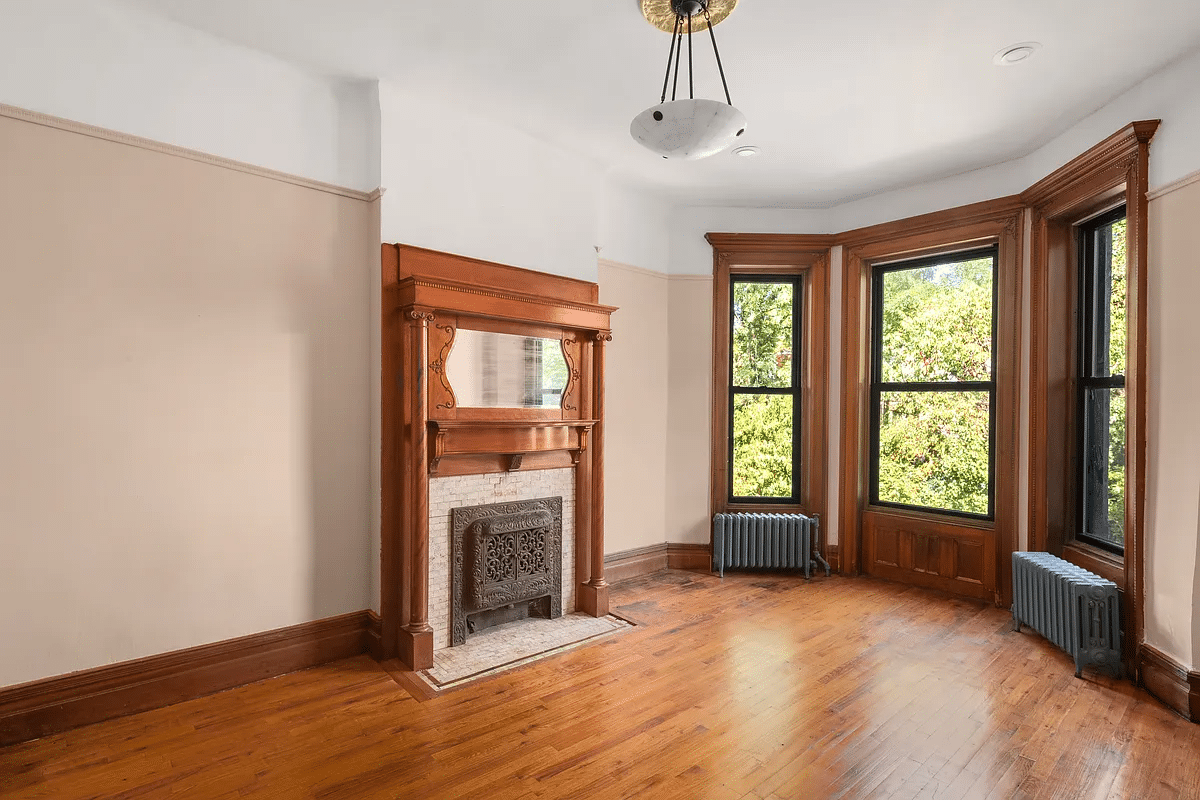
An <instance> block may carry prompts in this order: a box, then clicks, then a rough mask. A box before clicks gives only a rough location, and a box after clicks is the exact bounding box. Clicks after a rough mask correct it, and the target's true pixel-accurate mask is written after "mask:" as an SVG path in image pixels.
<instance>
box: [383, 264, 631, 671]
mask: <svg viewBox="0 0 1200 800" xmlns="http://www.w3.org/2000/svg"><path fill="white" fill-rule="evenodd" d="M598 300H599V287H598V286H597V285H596V284H594V283H590V282H587V281H580V280H576V279H573V278H565V277H561V276H556V275H547V274H544V273H539V272H533V271H531V270H525V269H520V268H517V267H510V266H506V265H503V264H493V263H491V262H487V261H480V260H478V259H471V258H465V257H462V256H455V255H450V254H448V253H438V252H435V251H432V250H425V249H422V248H418V247H410V246H408V245H400V244H385V245H383V248H382V307H381V313H382V325H381V332H382V343H381V344H382V364H381V370H382V383H381V386H382V419H381V434H382V437H381V438H382V455H381V484H382V498H381V501H382V515H381V532H382V547H381V559H382V564H381V587H382V597H381V598H380V600H381V616H382V618H383V628H382V642H381V649H382V652H383V655H384V658H393V657H398V658H399V659H400V660H401V661H402V662H403V663H404V664H405V665H406V666H407V667H408V668H409V669H425V668H428V667H430V666H432V665H433V629H432V628H431V627H430V625H429V618H428V615H429V480H430V477H441V476H446V475H467V474H483V473H496V472H512V471H516V470H529V469H555V468H573V469H574V470H575V553H576V575H575V579H576V581H577V583H578V591H577V595H578V604H579V607H580V610H582V611H585V612H587V613H589V614H592V615H593V616H602V615H604V614H607V613H608V584H607V583H606V582H605V580H604V356H605V345H606V343H607V342H609V341H611V340H612V332H611V329H610V322H609V320H610V316H611V314H612V312H614V311H616V309H615V308H613V307H611V306H605V305H602V304H600V303H599V302H598ZM464 329H472V330H480V331H492V332H496V333H509V334H518V335H525V336H534V337H539V338H551V339H558V340H559V341H560V343H561V346H562V351H563V357H564V360H565V362H566V364H567V371H568V378H567V385H566V388H565V389H564V390H563V393H562V399H561V405H560V407H558V408H550V409H547V408H530V409H510V408H504V409H495V408H488V409H485V408H462V407H460V406H459V404H458V398H457V397H456V395H455V392H454V387H453V386H452V385H451V383H450V380H449V377H448V375H447V369H446V364H447V360H448V359H449V358H450V357H451V355H452V352H453V349H454V342H455V340H456V337H457V335H458V331H460V330H464Z"/></svg>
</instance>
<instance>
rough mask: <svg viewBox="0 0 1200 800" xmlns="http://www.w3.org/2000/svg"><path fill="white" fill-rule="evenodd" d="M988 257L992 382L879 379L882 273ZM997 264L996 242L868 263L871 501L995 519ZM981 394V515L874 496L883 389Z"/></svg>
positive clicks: (911, 508) (869, 486)
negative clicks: (984, 452) (984, 400)
mask: <svg viewBox="0 0 1200 800" xmlns="http://www.w3.org/2000/svg"><path fill="white" fill-rule="evenodd" d="M989 257H990V258H991V259H992V347H991V357H992V363H991V370H990V374H991V380H989V381H904V382H900V381H888V382H885V381H883V379H882V378H883V358H882V356H883V277H884V275H886V274H888V273H890V272H901V271H906V270H913V269H921V268H924V267H930V266H934V265H936V264H947V263H958V262H961V261H972V260H974V259H979V258H989ZM999 265H1000V247H999V245H998V244H993V245H988V246H986V247H976V248H972V249H970V250H958V251H952V252H944V253H938V254H937V255H933V256H922V257H920V258H913V259H906V260H904V261H893V262H887V263H882V264H875V265H872V268H871V376H870V377H871V380H870V392H869V395H870V400H869V402H870V430H869V432H868V435H869V436H870V449H871V453H870V466H869V472H868V474H867V482H868V499H869V502H870V504H871V505H873V506H879V507H882V508H896V509H904V510H908V511H919V512H923V513H929V514H939V515H947V516H952V517H958V518H962V519H971V520H981V521H987V522H994V521H995V518H996V355H997V353H996V351H997V347H996V342H997V333H998V331H997V328H998V324H999V315H998V312H999V294H998V292H999ZM906 391H907V392H939V391H940V392H949V391H954V392H983V391H986V392H987V393H988V483H987V496H988V510H987V513H986V514H977V513H974V512H969V511H958V510H955V509H949V508H936V507H933V506H919V505H912V504H909V503H896V502H893V501H888V500H880V499H879V423H880V419H879V406H880V403H881V401H882V397H883V393H884V392H906Z"/></svg>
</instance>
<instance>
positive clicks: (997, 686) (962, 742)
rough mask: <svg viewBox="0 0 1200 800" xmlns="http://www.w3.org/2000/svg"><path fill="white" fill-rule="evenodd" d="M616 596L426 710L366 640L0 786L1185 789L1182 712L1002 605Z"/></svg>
mask: <svg viewBox="0 0 1200 800" xmlns="http://www.w3.org/2000/svg"><path fill="white" fill-rule="evenodd" d="M612 598H613V604H614V607H615V608H617V610H618V611H619V612H620V613H622V614H625V615H628V616H629V617H631V618H632V619H634V620H635V621H637V622H638V623H639V625H640V626H639V627H638V628H635V629H633V630H632V631H630V632H627V633H623V634H618V635H616V636H613V637H609V638H607V639H605V640H601V641H600V642H599V643H596V644H593V645H589V646H584V647H580V648H578V649H575V650H570V651H567V652H565V653H562V654H559V655H557V656H553V657H551V658H548V659H544V660H542V661H540V662H536V663H534V664H530V665H527V666H525V667H521V668H518V669H516V670H513V671H510V672H507V673H503V674H501V675H498V676H495V677H492V678H489V679H486V680H484V681H480V682H476V683H473V684H469V685H466V686H464V687H462V688H460V689H457V690H454V691H450V692H446V693H444V694H442V695H440V696H437V697H434V698H433V699H430V700H427V701H418V700H416V699H414V698H413V697H412V696H410V695H409V694H408V693H407V692H406V691H404V690H403V689H401V688H400V687H399V686H398V685H397V684H396V683H395V682H394V681H393V680H392V679H391V677H389V675H388V674H387V673H386V672H385V671H384V670H383V669H381V668H380V667H379V665H377V664H375V663H374V662H373V661H371V660H370V659H369V658H367V657H366V656H362V657H359V658H354V659H349V660H346V661H341V662H337V663H334V664H331V665H328V666H326V667H318V668H316V669H311V670H307V671H304V672H299V673H295V674H292V675H287V676H284V677H281V678H276V679H274V680H269V681H264V682H261V683H257V684H253V685H251V686H246V687H243V688H240V689H235V690H232V691H228V692H224V693H222V694H218V695H214V696H211V697H207V698H202V699H199V700H193V701H191V702H187V703H181V704H179V705H176V706H172V707H169V708H163V709H159V710H156V711H150V712H146V713H143V714H138V715H135V716H131V717H126V718H124V719H117V720H111V721H109V722H104V723H100V724H98V725H93V726H90V727H87V728H81V729H79V730H75V731H71V732H68V733H64V734H60V735H57V736H52V737H48V738H45V739H41V740H38V741H35V742H28V743H25V744H22V745H16V746H14V747H10V748H7V749H3V750H0V797H2V798H16V797H20V798H41V797H46V798H55V799H56V800H67V799H68V798H155V797H196V798H242V797H273V798H307V797H313V798H389V799H392V798H448V799H449V798H453V799H454V800H459V799H460V798H469V797H480V798H529V800H533V798H555V799H557V798H604V799H606V800H607V799H608V798H655V799H657V798H681V799H683V798H687V800H699V799H701V798H711V799H712V800H739V799H744V800H776V798H788V799H789V800H791V799H792V798H818V799H819V798H867V797H890V798H980V799H981V800H982V799H984V798H1013V797H1028V798H1041V797H1046V798H1051V797H1053V798H1073V797H1079V798H1109V797H1113V798H1116V797H1129V798H1138V799H1139V800H1143V799H1146V798H1159V797H1161V798H1187V797H1200V725H1194V724H1192V723H1189V722H1187V721H1185V720H1183V719H1182V718H1180V717H1177V716H1175V715H1174V714H1173V713H1171V712H1170V711H1168V710H1166V709H1165V708H1163V707H1162V706H1161V705H1159V704H1158V703H1157V702H1156V701H1154V700H1153V699H1151V698H1150V697H1149V696H1148V695H1147V694H1145V693H1144V692H1142V691H1140V690H1137V689H1135V688H1133V687H1132V686H1131V685H1130V684H1129V683H1127V682H1115V681H1111V680H1109V679H1107V678H1103V677H1099V676H1097V675H1094V674H1092V673H1090V672H1085V674H1084V679H1083V680H1077V679H1076V678H1075V677H1074V671H1073V666H1072V663H1071V661H1070V660H1069V659H1068V657H1067V656H1066V654H1064V653H1062V652H1060V651H1058V650H1056V649H1054V648H1053V647H1052V646H1051V645H1049V644H1048V643H1047V642H1045V641H1044V640H1043V639H1041V638H1040V637H1039V636H1037V634H1034V633H1031V632H1028V631H1025V632H1022V633H1019V634H1018V633H1013V632H1012V631H1011V630H1010V618H1009V616H1008V614H1007V613H1006V612H1003V611H1000V610H997V609H995V608H992V607H987V606H983V605H980V604H975V603H972V602H969V601H963V600H954V599H950V598H948V597H946V596H943V595H940V594H938V593H935V592H930V591H926V590H922V589H915V588H906V587H903V586H899V585H896V584H889V583H885V582H882V581H877V580H872V579H866V578H862V579H843V578H838V577H834V578H828V579H826V578H818V579H814V580H813V582H812V583H811V584H805V583H804V582H803V580H801V579H796V578H792V577H783V576H776V575H745V574H734V575H727V576H726V578H725V579H724V580H723V581H722V580H720V579H719V578H716V577H712V576H709V575H704V574H698V573H685V572H663V573H659V574H657V575H653V576H648V577H644V578H639V579H636V580H633V581H629V582H627V583H624V584H619V585H617V586H614V587H613V589H612Z"/></svg>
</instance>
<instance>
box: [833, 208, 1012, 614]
mask: <svg viewBox="0 0 1200 800" xmlns="http://www.w3.org/2000/svg"><path fill="white" fill-rule="evenodd" d="M1021 212H1022V206H1021V202H1020V199H1019V198H1017V197H1005V198H1000V199H998V200H992V201H987V202H984V203H975V204H973V205H969V206H963V207H960V208H955V209H949V210H947V211H940V212H935V213H933V214H926V215H923V216H920V217H913V218H910V219H906V220H898V221H896V222H889V223H885V224H883V225H876V226H871V227H869V228H862V229H859V230H855V231H850V232H847V233H845V234H841V235H840V236H838V237H837V238H838V240H839V241H840V242H842V243H843V246H844V248H845V249H844V251H843V270H844V272H843V275H844V279H843V282H842V398H843V404H842V405H843V416H842V435H841V443H840V444H841V480H840V485H841V492H840V509H839V526H838V530H839V537H838V538H839V547H840V557H841V562H842V569H843V571H844V572H846V573H849V574H855V573H857V572H858V571H859V570H860V569H867V568H868V564H867V563H866V561H865V559H870V558H871V557H872V555H871V552H870V551H869V549H868V548H869V547H870V546H871V542H869V541H865V540H866V539H868V538H869V537H870V536H872V535H874V534H873V531H874V529H875V527H877V526H896V525H901V526H903V527H904V528H905V529H906V530H908V531H912V532H914V534H913V535H915V536H916V537H917V538H918V539H920V537H921V536H924V535H925V534H926V533H929V534H930V535H931V536H932V537H933V538H934V539H935V540H938V541H939V542H940V541H942V540H944V541H945V542H947V543H949V542H951V541H952V540H955V539H972V540H974V539H977V540H978V541H979V542H981V543H985V542H989V541H990V546H989V547H988V548H987V552H986V553H984V554H983V556H982V557H983V560H984V567H983V569H982V573H983V574H984V575H985V576H986V577H988V579H987V580H986V581H985V582H984V583H983V584H981V585H977V584H974V583H972V584H971V585H969V586H968V585H966V584H965V583H964V581H962V580H960V579H959V578H958V577H957V574H955V575H953V576H949V577H947V576H946V575H943V574H942V572H943V570H944V569H945V568H946V567H947V566H949V567H951V568H953V567H954V566H955V564H954V563H953V562H954V560H955V559H953V558H951V559H950V562H951V563H949V564H948V565H947V564H946V563H941V564H939V566H938V567H937V568H936V569H931V570H930V572H931V574H930V576H929V577H928V578H927V579H924V578H923V579H922V580H925V582H926V583H928V584H929V585H931V586H935V587H938V588H944V589H947V590H949V591H956V592H961V593H965V594H969V595H971V596H977V597H980V598H981V599H985V598H986V599H996V600H997V601H1000V602H1004V601H1005V600H1006V599H1007V593H1008V592H1009V590H1010V588H1011V586H1010V584H1011V579H1010V577H1009V572H1010V570H1011V567H1010V565H1009V563H1008V561H1009V556H1008V554H1009V553H1011V551H1012V550H1013V549H1014V546H1015V543H1016V523H1017V485H1018V476H1017V472H1016V464H1017V426H1018V420H1017V414H1018V410H1019V402H1018V397H1017V389H1018V384H1019V380H1018V375H1017V373H1018V368H1019V353H1020V325H1019V321H1020V258H1021V250H1022V248H1021V232H1020V225H1019V222H1020V219H1021ZM987 247H997V248H998V252H997V257H996V278H995V281H996V282H995V286H996V294H995V296H996V306H995V307H994V308H993V313H994V314H995V319H996V341H995V343H994V351H993V354H994V358H995V361H994V364H995V367H994V369H995V372H994V374H993V380H994V381H995V391H996V407H995V408H994V409H993V419H994V421H995V433H994V437H995V438H994V448H995V450H994V452H995V468H994V482H995V484H994V488H993V492H994V495H993V502H992V517H991V519H979V518H967V517H963V516H959V515H954V514H952V513H946V512H937V511H933V510H916V509H898V508H894V507H890V506H882V505H873V504H872V503H871V502H870V484H871V482H870V474H869V473H870V462H871V459H870V440H871V439H870V418H871V411H870V407H869V400H870V395H871V392H870V386H871V383H870V376H871V365H872V361H871V353H870V345H871V341H872V319H873V316H874V310H873V308H872V292H871V286H872V280H873V277H874V272H875V267H876V266H877V265H881V264H887V263H892V262H899V261H906V260H910V259H921V258H924V257H934V256H940V255H949V254H954V253H959V252H965V251H971V250H978V249H981V248H987ZM939 547H942V546H941V545H940V544H939ZM946 547H949V544H947V545H946ZM864 549H868V551H867V552H866V553H864V552H863V551H864ZM943 549H944V548H943ZM942 561H943V562H945V561H946V560H945V559H942ZM954 571H955V570H954V569H951V572H954ZM897 575H902V579H904V580H908V579H910V578H911V579H913V580H916V578H917V577H918V576H915V575H913V574H911V570H909V569H907V568H905V570H904V571H903V572H902V573H901V572H899V571H898V572H897Z"/></svg>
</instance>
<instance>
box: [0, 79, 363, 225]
mask: <svg viewBox="0 0 1200 800" xmlns="http://www.w3.org/2000/svg"><path fill="white" fill-rule="evenodd" d="M0 117H6V118H8V119H13V120H17V121H19V122H28V123H31V124H33V125H41V126H43V127H47V128H54V129H55V130H60V131H66V132H68V133H77V134H80V135H81V136H90V137H91V138H93V139H102V140H103V141H106V142H114V143H116V144H123V145H128V146H129V147H136V148H138V149H140V150H149V151H151V152H154V153H161V154H163V155H168V156H175V157H177V158H186V159H188V160H189V161H197V162H199V163H201V164H207V165H208V166H210V167H221V168H222V169H229V170H233V171H235V172H242V173H245V174H247V175H254V176H255V177H258V178H266V179H267V180H273V181H279V182H280V183H290V184H292V185H293V186H300V187H303V188H305V189H313V190H315V191H318V192H325V193H326V194H333V195H337V196H338V197H346V198H349V199H351V200H360V201H362V202H364V203H370V202H373V201H375V200H378V199H379V198H380V197H382V196H383V191H384V190H383V189H376V190H374V191H372V192H361V191H359V190H357V189H349V188H347V187H345V186H338V185H336V184H332V183H325V182H324V181H318V180H313V179H312V178H304V177H301V176H299V175H292V174H291V173H288V172H281V171H279V170H274V169H268V168H267V167H259V166H255V165H254V164H247V163H246V162H244V161H235V160H233V159H232V158H224V157H223V156H214V155H212V154H211V153H204V152H201V151H199V150H192V149H189V148H187V147H180V146H179V145H174V144H167V143H166V142H159V141H155V140H154V139H147V138H145V137H142V136H134V135H133V134H129V133H121V132H119V131H114V130H110V129H108V128H101V127H99V126H96V125H88V124H87V123H85V122H75V121H74V120H69V119H64V118H62V117H55V116H52V115H50V114H43V113H41V112H40V111H30V110H29V109H27V108H20V107H18V106H10V105H6V104H4V103H0Z"/></svg>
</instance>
